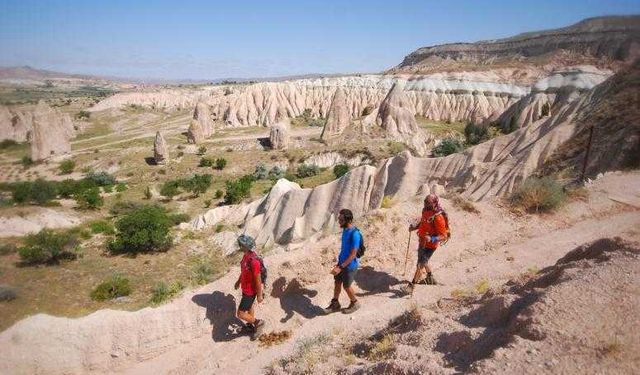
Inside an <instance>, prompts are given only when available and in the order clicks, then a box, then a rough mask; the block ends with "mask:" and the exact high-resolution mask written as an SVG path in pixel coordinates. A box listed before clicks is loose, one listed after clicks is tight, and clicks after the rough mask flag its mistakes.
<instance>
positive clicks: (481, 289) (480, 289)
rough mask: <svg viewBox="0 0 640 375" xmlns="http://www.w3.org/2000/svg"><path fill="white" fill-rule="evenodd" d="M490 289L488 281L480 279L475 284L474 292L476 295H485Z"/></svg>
mask: <svg viewBox="0 0 640 375" xmlns="http://www.w3.org/2000/svg"><path fill="white" fill-rule="evenodd" d="M490 287H491V285H490V284H489V280H487V279H482V280H480V281H479V282H478V283H477V284H476V292H477V293H478V294H485V293H486V292H487V291H488V290H489V288H490Z"/></svg>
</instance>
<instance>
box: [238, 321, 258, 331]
mask: <svg viewBox="0 0 640 375" xmlns="http://www.w3.org/2000/svg"><path fill="white" fill-rule="evenodd" d="M255 330H256V327H254V326H253V324H251V323H247V324H245V325H243V326H242V328H241V329H240V332H243V333H253V332H255Z"/></svg>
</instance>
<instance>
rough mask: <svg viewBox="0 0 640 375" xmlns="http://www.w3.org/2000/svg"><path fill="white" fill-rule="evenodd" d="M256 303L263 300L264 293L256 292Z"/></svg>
mask: <svg viewBox="0 0 640 375" xmlns="http://www.w3.org/2000/svg"><path fill="white" fill-rule="evenodd" d="M257 299H258V303H262V301H263V300H264V293H260V294H258V298H257Z"/></svg>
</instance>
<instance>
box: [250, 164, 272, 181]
mask: <svg viewBox="0 0 640 375" xmlns="http://www.w3.org/2000/svg"><path fill="white" fill-rule="evenodd" d="M267 177H269V170H268V169H267V166H266V165H264V163H258V165H256V170H255V171H254V172H253V178H254V179H255V180H265V179H266V178H267Z"/></svg>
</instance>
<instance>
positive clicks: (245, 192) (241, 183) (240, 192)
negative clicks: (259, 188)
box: [224, 176, 253, 204]
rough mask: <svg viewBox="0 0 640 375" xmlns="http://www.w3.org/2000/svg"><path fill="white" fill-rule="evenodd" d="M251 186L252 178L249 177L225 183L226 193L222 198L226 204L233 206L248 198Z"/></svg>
mask: <svg viewBox="0 0 640 375" xmlns="http://www.w3.org/2000/svg"><path fill="white" fill-rule="evenodd" d="M252 185H253V178H252V177H251V176H244V177H242V178H240V179H238V180H235V181H227V182H225V186H226V189H227V193H226V194H225V196H224V201H225V203H226V204H235V203H238V202H240V201H242V200H243V199H245V198H247V197H248V196H249V193H250V192H251V186H252Z"/></svg>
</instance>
